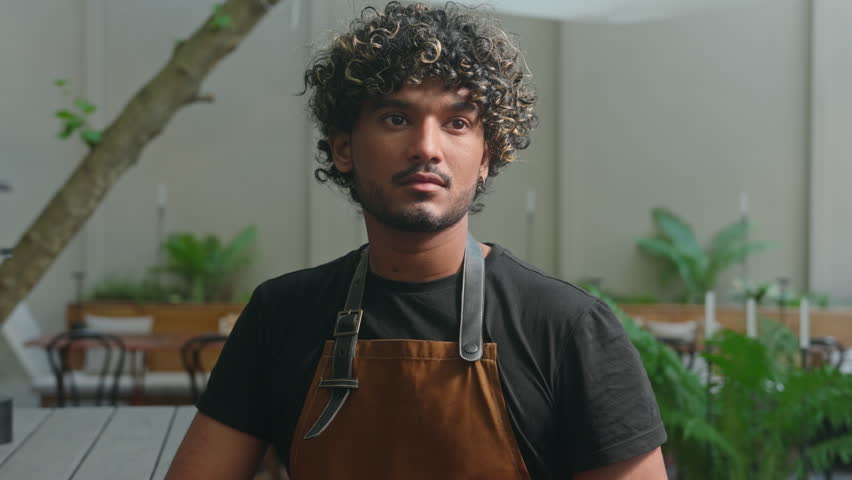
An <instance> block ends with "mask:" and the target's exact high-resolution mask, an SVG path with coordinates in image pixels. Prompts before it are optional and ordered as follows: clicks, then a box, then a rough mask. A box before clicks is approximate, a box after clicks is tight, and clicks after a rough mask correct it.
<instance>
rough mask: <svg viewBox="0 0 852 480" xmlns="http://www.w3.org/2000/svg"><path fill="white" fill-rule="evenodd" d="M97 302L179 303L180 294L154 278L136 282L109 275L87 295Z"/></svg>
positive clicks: (126, 277)
mask: <svg viewBox="0 0 852 480" xmlns="http://www.w3.org/2000/svg"><path fill="white" fill-rule="evenodd" d="M86 298H87V299H88V300H95V301H132V302H178V301H180V300H181V296H180V294H179V293H178V292H177V291H176V290H175V288H174V287H170V286H164V285H161V284H160V283H159V282H158V281H157V280H156V279H154V278H144V279H142V280H136V279H134V278H132V277H129V276H121V275H116V274H112V275H108V276H106V277H105V278H103V279H101V280H100V281H99V282H98V283H97V284H95V286H94V287H92V289H91V291H90V292H89V293H88V294H87V295H86Z"/></svg>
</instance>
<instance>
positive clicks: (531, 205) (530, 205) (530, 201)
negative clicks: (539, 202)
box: [527, 190, 535, 215]
mask: <svg viewBox="0 0 852 480" xmlns="http://www.w3.org/2000/svg"><path fill="white" fill-rule="evenodd" d="M534 213H535V190H528V191H527V215H532V214H534Z"/></svg>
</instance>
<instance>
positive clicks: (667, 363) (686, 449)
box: [590, 289, 738, 478]
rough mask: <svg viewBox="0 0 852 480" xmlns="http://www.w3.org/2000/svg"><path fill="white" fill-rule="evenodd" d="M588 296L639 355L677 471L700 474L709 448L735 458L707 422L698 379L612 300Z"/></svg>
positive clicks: (703, 391)
mask: <svg viewBox="0 0 852 480" xmlns="http://www.w3.org/2000/svg"><path fill="white" fill-rule="evenodd" d="M590 293H592V295H595V296H598V297H599V298H601V300H603V301H604V302H606V303H607V304H608V305H609V307H610V308H611V309H612V311H613V312H614V313H615V315H616V316H617V317H618V318H619V320H621V322H622V324H623V325H624V330H625V331H626V332H627V335H628V337H629V338H630V340H631V342H632V343H633V345H634V346H635V347H636V350H637V351H638V352H639V357H640V358H641V359H642V364H643V366H644V367H645V371H646V372H647V374H648V379H649V380H650V382H651V387H652V388H653V389H654V394H655V395H656V399H657V406H658V407H659V409H660V416H661V417H662V419H663V424H664V425H665V427H666V433H667V434H668V440H667V441H666V444H665V445H664V446H663V450H664V452H665V453H666V455H667V456H670V457H672V458H674V461H675V463H676V465H677V469H678V471H679V472H687V473H688V472H703V471H704V470H705V469H706V468H707V466H708V465H709V462H708V459H707V457H706V455H705V452H706V451H707V446H708V445H710V448H711V449H712V450H714V451H716V452H720V453H719V454H720V455H725V456H726V457H730V458H738V457H737V455H736V452H735V451H734V446H733V444H732V443H731V442H730V441H729V440H728V439H726V438H724V437H723V436H722V435H721V434H720V432H719V431H718V430H717V429H716V428H715V427H714V426H713V425H712V424H710V423H708V422H707V390H706V388H705V387H704V385H703V384H702V383H701V380H700V379H699V378H698V376H697V375H696V374H695V373H694V372H692V371H690V370H688V369H687V368H686V366H685V365H684V362H683V361H682V360H681V359H680V357H679V356H678V355H677V353H675V351H674V350H672V349H671V348H669V347H668V346H666V345H665V344H663V343H662V342H660V341H659V340H657V339H656V338H655V337H654V336H653V335H651V334H650V333H649V332H648V331H646V330H644V329H642V328H640V327H639V325H638V324H637V323H636V322H635V321H634V320H633V319H632V318H631V317H630V316H629V315H628V314H627V313H625V312H624V311H623V310H622V309H621V308H620V307H619V306H618V305H617V304H616V303H615V302H614V301H613V299H611V298H609V297H607V296H605V295H603V296H602V295H600V292H599V291H596V290H594V289H592V290H590ZM680 478H693V477H691V476H689V475H686V476H684V475H681V477H680ZM696 478H701V477H696Z"/></svg>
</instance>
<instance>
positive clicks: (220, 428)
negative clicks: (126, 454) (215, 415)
mask: <svg viewBox="0 0 852 480" xmlns="http://www.w3.org/2000/svg"><path fill="white" fill-rule="evenodd" d="M265 450H266V442H264V441H263V440H261V439H259V438H256V437H253V436H251V435H249V434H247V433H243V432H241V431H239V430H236V429H233V428H231V427H229V426H227V425H225V424H223V423H219V422H218V421H216V420H214V419H212V418H210V417H208V416H207V415H204V414H203V413H201V412H198V413H197V414H195V418H194V419H193V420H192V424H191V425H190V426H189V429H188V430H187V432H186V435H185V436H184V437H183V441H182V442H181V444H180V447H179V448H178V451H177V453H176V454H175V458H174V460H172V465H171V467H169V473H168V474H166V480H178V479H180V480H183V479H196V478H197V479H205V480H208V479H209V480H216V479H250V478H252V477H253V476H254V473H255V471H256V470H257V465H258V463H259V462H260V459H261V456H262V455H263V453H264V451H265Z"/></svg>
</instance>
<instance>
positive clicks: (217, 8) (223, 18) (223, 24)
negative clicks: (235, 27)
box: [210, 3, 234, 30]
mask: <svg viewBox="0 0 852 480" xmlns="http://www.w3.org/2000/svg"><path fill="white" fill-rule="evenodd" d="M223 12H224V6H223V5H222V4H219V3H217V4H216V5H213V17H212V18H211V19H210V28H211V29H212V30H222V29H224V28H228V27H230V26H231V24H232V23H233V22H234V19H233V18H231V16H230V15H226V14H225V13H223Z"/></svg>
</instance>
